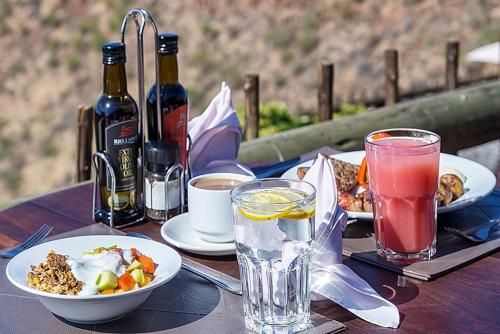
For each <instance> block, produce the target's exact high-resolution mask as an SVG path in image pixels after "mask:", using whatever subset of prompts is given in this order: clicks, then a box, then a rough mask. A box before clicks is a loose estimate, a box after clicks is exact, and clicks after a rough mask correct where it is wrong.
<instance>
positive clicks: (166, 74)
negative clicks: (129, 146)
mask: <svg viewBox="0 0 500 334" xmlns="http://www.w3.org/2000/svg"><path fill="white" fill-rule="evenodd" d="M178 40H179V36H178V35H176V34H161V35H159V36H158V43H159V58H160V64H159V65H160V102H161V104H160V105H161V117H160V118H161V123H162V124H161V125H159V124H158V117H157V113H156V84H154V85H153V86H152V87H151V88H150V90H149V93H148V97H147V111H148V138H149V140H155V139H158V133H159V130H158V129H159V127H160V128H161V129H162V137H163V139H170V140H174V141H176V142H177V143H179V163H180V164H181V165H182V167H184V168H186V162H187V125H188V97H187V93H186V90H185V89H184V87H183V86H182V85H181V84H180V83H179V68H178V65H177V52H178Z"/></svg>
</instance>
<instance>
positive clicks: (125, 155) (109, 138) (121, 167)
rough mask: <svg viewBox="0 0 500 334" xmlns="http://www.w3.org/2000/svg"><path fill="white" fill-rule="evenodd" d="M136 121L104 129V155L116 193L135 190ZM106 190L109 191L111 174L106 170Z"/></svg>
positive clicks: (120, 123) (116, 124)
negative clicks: (114, 178) (109, 163)
mask: <svg viewBox="0 0 500 334" xmlns="http://www.w3.org/2000/svg"><path fill="white" fill-rule="evenodd" d="M137 127H138V122H137V120H130V121H125V122H119V123H115V124H113V125H111V126H108V127H107V128H106V153H107V155H108V157H109V159H110V162H111V166H112V167H113V171H114V172H115V177H116V192H119V191H128V190H131V189H134V188H135V184H136V174H137V155H138V147H137V144H138V135H137ZM106 181H107V182H106V183H107V188H108V190H109V191H111V174H110V173H109V171H108V170H107V169H106Z"/></svg>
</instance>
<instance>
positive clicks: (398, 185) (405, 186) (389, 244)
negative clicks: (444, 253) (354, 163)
mask: <svg viewBox="0 0 500 334" xmlns="http://www.w3.org/2000/svg"><path fill="white" fill-rule="evenodd" d="M439 151H440V149H439V141H438V142H435V143H432V142H430V141H429V140H425V139H419V138H413V137H388V138H382V139H378V140H374V141H372V142H371V143H368V142H367V144H366V153H367V160H368V173H369V187H370V190H371V192H372V195H373V210H374V226H375V233H376V237H377V240H378V243H379V246H380V247H382V248H384V249H387V250H389V251H392V252H397V253H404V254H413V253H418V252H420V251H422V250H425V249H430V248H431V247H435V236H436V209H437V200H436V196H437V191H438V181H439Z"/></svg>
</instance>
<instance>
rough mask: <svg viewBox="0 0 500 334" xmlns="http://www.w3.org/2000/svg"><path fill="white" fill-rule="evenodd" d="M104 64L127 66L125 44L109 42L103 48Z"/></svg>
mask: <svg viewBox="0 0 500 334" xmlns="http://www.w3.org/2000/svg"><path fill="white" fill-rule="evenodd" d="M101 49H102V63H103V64H106V65H116V64H125V62H126V61H127V57H126V54H125V44H124V43H121V42H109V43H105V44H103V45H102V46H101Z"/></svg>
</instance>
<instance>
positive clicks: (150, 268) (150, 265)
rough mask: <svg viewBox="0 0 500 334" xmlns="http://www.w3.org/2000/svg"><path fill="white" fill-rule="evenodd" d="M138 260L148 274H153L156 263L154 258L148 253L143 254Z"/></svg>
mask: <svg viewBox="0 0 500 334" xmlns="http://www.w3.org/2000/svg"><path fill="white" fill-rule="evenodd" d="M138 260H139V262H140V263H141V264H142V266H143V267H144V272H146V273H148V274H153V273H154V272H155V264H154V262H153V259H152V258H150V257H149V256H146V255H141V256H139V259H138Z"/></svg>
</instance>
